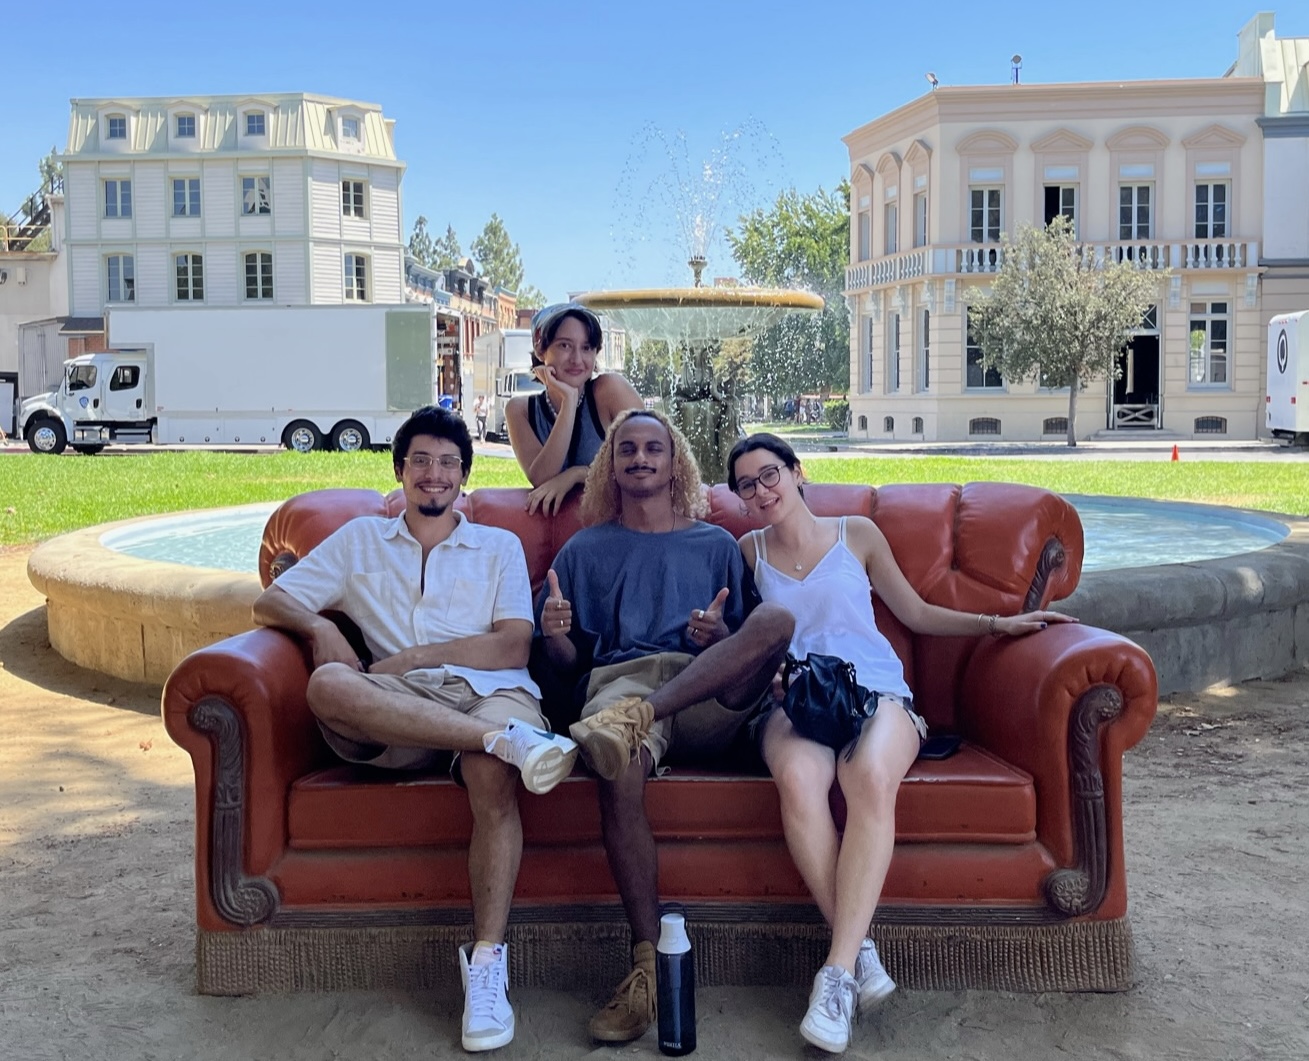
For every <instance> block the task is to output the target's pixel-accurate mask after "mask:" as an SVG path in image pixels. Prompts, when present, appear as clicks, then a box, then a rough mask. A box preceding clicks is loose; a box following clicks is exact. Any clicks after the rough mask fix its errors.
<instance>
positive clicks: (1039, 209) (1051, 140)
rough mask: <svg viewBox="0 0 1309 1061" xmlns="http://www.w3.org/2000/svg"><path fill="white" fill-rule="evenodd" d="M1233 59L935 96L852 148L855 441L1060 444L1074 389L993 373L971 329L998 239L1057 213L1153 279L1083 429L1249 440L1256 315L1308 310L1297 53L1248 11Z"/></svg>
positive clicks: (1306, 112) (1256, 394)
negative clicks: (1177, 74) (1111, 377)
mask: <svg viewBox="0 0 1309 1061" xmlns="http://www.w3.org/2000/svg"><path fill="white" fill-rule="evenodd" d="M1239 55H1240V57H1239V59H1238V61H1237V63H1235V64H1234V65H1233V68H1232V69H1231V70H1230V71H1228V74H1227V75H1226V76H1223V77H1212V78H1202V79H1189V80H1177V81H1135V82H1095V83H1084V84H1031V85H1020V84H1012V85H1009V84H1006V85H994V86H965V87H953V86H944V85H943V86H941V87H940V88H936V89H934V90H933V91H931V92H928V93H927V94H926V95H924V96H922V97H920V98H919V99H917V100H914V101H913V102H911V103H908V104H906V105H905V106H903V107H900V108H899V109H897V110H895V111H892V112H891V113H889V114H887V115H884V116H882V117H880V118H878V119H876V120H874V121H872V122H870V123H868V124H867V125H865V126H863V127H861V128H859V129H857V130H855V131H854V132H852V133H851V134H850V135H849V136H847V137H846V138H845V143H846V145H847V146H848V148H849V152H850V163H851V180H850V183H851V233H850V261H851V265H850V267H849V269H848V270H847V276H846V293H847V297H848V299H849V302H850V306H851V373H850V375H851V396H850V406H851V416H852V427H851V433H852V435H854V436H855V437H863V438H874V439H876V438H886V439H890V438H922V439H927V440H948V441H954V440H962V439H969V438H1002V439H1039V438H1042V437H1055V438H1058V437H1062V436H1063V435H1064V434H1065V433H1066V430H1067V422H1066V417H1067V408H1068V395H1067V391H1066V390H1051V389H1049V388H1046V387H1042V386H1040V385H1039V384H1038V383H1036V382H1030V381H1027V382H1019V381H1013V380H1006V379H1003V378H1001V377H1000V375H999V374H998V373H996V372H995V371H994V370H985V369H984V368H983V366H982V364H981V352H980V350H978V349H977V348H976V347H975V345H974V344H973V343H972V342H971V339H970V336H969V331H968V304H969V301H970V298H971V296H972V294H973V293H974V292H976V291H978V290H979V289H981V288H984V287H985V286H986V285H987V284H988V283H989V278H990V276H992V275H993V274H994V273H995V272H996V271H997V270H998V268H999V267H1000V265H1001V261H1002V256H1001V248H1000V246H999V243H1000V240H1001V237H1002V236H1003V235H1008V236H1010V237H1012V236H1014V235H1016V233H1017V231H1018V228H1019V227H1020V226H1021V225H1023V224H1035V225H1042V224H1045V223H1047V222H1048V221H1049V220H1050V219H1051V218H1053V217H1054V216H1056V215H1059V214H1063V215H1065V216H1067V217H1069V218H1071V219H1072V221H1073V224H1074V227H1075V229H1076V231H1077V233H1078V236H1079V238H1080V239H1081V240H1082V241H1083V242H1084V243H1086V244H1088V245H1090V246H1091V247H1093V248H1094V251H1095V253H1096V254H1098V255H1103V256H1104V258H1105V259H1106V260H1119V261H1122V260H1130V261H1133V262H1135V263H1137V264H1138V265H1139V266H1140V267H1141V268H1143V269H1149V270H1153V271H1156V272H1158V274H1159V284H1158V295H1157V300H1156V303H1155V305H1154V306H1153V307H1152V308H1151V310H1150V312H1149V313H1148V314H1147V315H1146V318H1145V319H1144V320H1143V321H1142V325H1141V328H1140V329H1139V331H1138V333H1137V335H1136V336H1135V337H1134V339H1133V341H1132V343H1131V344H1130V346H1129V347H1128V349H1127V350H1126V351H1125V352H1124V353H1123V355H1122V356H1121V358H1120V367H1121V369H1122V377H1121V378H1120V379H1119V380H1118V381H1116V382H1115V381H1107V382H1106V381H1099V382H1092V383H1091V384H1090V385H1089V386H1088V387H1087V389H1086V391H1085V393H1084V394H1083V396H1082V398H1081V399H1080V400H1079V403H1078V409H1079V416H1078V424H1077V434H1078V436H1079V437H1083V438H1085V437H1088V436H1092V435H1096V434H1098V433H1100V432H1108V431H1113V432H1122V431H1152V432H1158V431H1165V432H1167V433H1169V434H1171V435H1173V436H1176V437H1192V436H1195V435H1219V436H1225V437H1228V438H1254V437H1256V435H1257V434H1258V433H1259V431H1260V430H1261V429H1262V426H1263V422H1264V416H1263V405H1264V373H1265V364H1266V359H1265V345H1266V339H1265V335H1266V330H1267V329H1266V325H1267V322H1268V319H1269V317H1270V316H1271V315H1272V314H1273V313H1274V312H1280V311H1282V310H1284V309H1290V308H1301V309H1303V308H1309V196H1307V195H1306V192H1305V189H1306V187H1309V99H1307V98H1306V97H1307V96H1309V86H1307V85H1306V81H1307V80H1309V65H1307V64H1309V40H1303V41H1277V40H1276V38H1275V36H1274V34H1273V26H1272V16H1271V15H1260V16H1258V17H1256V18H1255V19H1254V20H1253V21H1252V22H1251V23H1250V24H1249V25H1247V26H1246V27H1245V29H1244V30H1242V33H1241V36H1240V49H1239ZM1165 270H1167V272H1166V273H1165ZM1296 303H1303V304H1301V305H1296Z"/></svg>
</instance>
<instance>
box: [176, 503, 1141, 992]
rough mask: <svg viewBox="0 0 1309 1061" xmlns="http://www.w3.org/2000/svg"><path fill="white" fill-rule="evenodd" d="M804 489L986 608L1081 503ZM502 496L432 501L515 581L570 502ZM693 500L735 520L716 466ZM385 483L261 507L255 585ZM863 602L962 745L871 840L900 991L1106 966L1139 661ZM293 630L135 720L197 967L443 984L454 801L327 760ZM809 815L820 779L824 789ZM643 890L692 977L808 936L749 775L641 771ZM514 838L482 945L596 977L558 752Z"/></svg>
mask: <svg viewBox="0 0 1309 1061" xmlns="http://www.w3.org/2000/svg"><path fill="white" fill-rule="evenodd" d="M807 492H808V498H809V501H810V504H811V506H812V507H813V508H814V510H815V511H816V512H818V513H820V514H838V513H850V514H854V513H858V514H862V515H867V516H871V517H872V518H873V519H874V520H875V521H876V522H877V524H878V525H879V526H880V527H881V528H882V530H883V531H884V532H885V534H886V535H887V538H888V539H889V541H890V543H891V546H892V548H893V550H894V551H895V555H896V557H897V558H898V560H899V561H900V564H901V566H902V567H903V568H904V571H905V573H906V575H907V576H908V578H909V580H910V582H912V583H913V584H914V586H915V587H916V588H917V589H918V591H919V592H920V593H921V594H922V595H923V596H924V597H925V598H926V599H927V600H929V601H931V602H934V603H937V604H943V605H947V606H950V607H954V608H959V609H962V610H964V611H969V612H1002V613H1015V612H1019V611H1022V610H1025V609H1030V608H1036V607H1041V606H1044V605H1047V604H1049V603H1050V602H1052V601H1055V600H1059V599H1062V598H1064V597H1066V596H1068V595H1069V594H1070V593H1071V592H1072V591H1073V589H1074V587H1075V586H1076V585H1077V580H1078V577H1079V574H1080V571H1081V563H1082V528H1081V523H1080V521H1079V520H1078V518H1077V514H1076V512H1075V511H1074V509H1073V508H1072V507H1071V506H1070V505H1068V504H1067V503H1066V502H1065V501H1063V500H1062V499H1061V498H1059V497H1058V496H1056V495H1054V494H1051V493H1048V492H1046V491H1043V490H1038V489H1034V488H1030V487H1021V486H1012V485H1005V484H998V483H974V484H970V485H968V486H964V487H959V486H951V485H916V486H887V487H882V488H880V489H872V488H870V487H863V486H840V485H812V486H810V487H808V488H807ZM524 498H525V491H522V490H503V489H499V490H497V489H484V490H477V491H474V492H473V493H471V494H470V495H468V496H467V497H465V498H463V499H461V501H460V502H459V504H460V507H461V509H462V510H463V511H464V512H465V513H466V514H467V516H468V517H469V518H470V519H472V520H474V521H476V522H479V523H489V524H494V525H496V526H501V527H506V528H509V529H510V530H512V531H514V532H515V533H516V534H518V536H519V537H520V538H521V540H522V542H523V546H524V549H525V551H526V555H527V561H528V566H529V568H530V571H531V575H532V579H533V582H534V585H538V586H539V585H540V583H541V582H543V581H544V578H545V573H546V570H547V568H548V566H549V562H550V560H551V558H552V557H553V556H554V554H555V552H556V551H557V550H558V548H559V546H560V545H561V544H562V542H563V541H564V540H565V539H566V538H567V537H568V536H569V535H571V534H572V533H573V532H574V531H575V530H576V529H577V527H578V522H577V515H576V505H575V504H573V505H570V506H569V507H568V508H566V509H565V510H564V512H563V513H561V514H560V515H559V516H558V517H556V518H553V519H550V518H546V517H543V516H535V517H529V516H527V515H526V513H525V511H524ZM710 500H711V512H710V515H709V517H708V518H709V519H710V520H712V521H713V522H715V523H719V524H721V525H723V526H725V527H726V528H727V529H728V530H729V531H731V532H732V533H733V534H740V533H742V532H743V531H744V530H746V529H747V527H748V524H747V522H746V520H745V517H744V515H743V513H742V509H741V506H740V503H739V502H738V501H737V499H736V498H735V497H734V496H733V495H732V494H731V493H730V492H728V490H727V489H726V487H724V486H716V487H714V488H713V489H712V490H711V493H710ZM402 505H403V502H402V500H401V499H400V498H399V497H398V495H396V494H393V495H392V496H391V497H389V498H386V497H383V496H382V495H381V494H377V493H373V492H371V491H364V490H324V491H319V492H316V493H311V494H305V495H301V496H299V497H296V498H293V499H292V500H290V501H288V502H286V503H285V504H284V505H282V506H281V507H280V508H279V509H278V510H277V511H276V512H275V513H274V514H273V516H272V517H271V518H270V520H269V522H268V525H267V528H266V529H265V532H264V539H263V546H262V550H261V554H260V574H261V577H262V578H263V581H264V583H265V584H267V583H268V582H269V581H270V579H271V575H272V574H273V573H275V572H276V570H277V569H278V566H279V565H282V564H286V563H288V562H291V561H292V560H293V558H295V557H298V556H302V555H304V554H305V553H306V552H307V551H308V550H310V549H312V548H313V547H314V546H315V545H316V544H317V543H318V542H319V541H321V540H322V539H323V538H324V537H326V536H327V535H328V534H329V533H331V531H332V530H334V529H335V528H336V527H338V526H339V525H340V524H341V523H343V522H345V521H346V520H348V519H351V518H353V517H355V516H358V515H364V514H373V515H382V514H388V513H394V512H397V511H399V510H400V508H401V507H402ZM878 618H879V622H880V624H881V626H882V628H883V630H884V631H885V632H886V633H887V635H888V637H889V638H890V639H891V642H892V644H893V645H895V647H896V649H897V651H898V652H899V653H900V655H901V656H902V658H903V659H904V661H905V664H906V673H907V675H908V677H909V680H910V684H911V686H912V687H913V688H914V690H915V698H916V701H917V703H918V706H919V709H920V710H921V711H922V713H923V714H924V716H925V717H926V718H927V720H928V722H929V723H930V725H931V726H932V728H933V729H934V730H936V731H938V732H939V731H952V732H957V733H959V734H962V735H963V736H964V738H965V744H964V746H963V748H962V750H961V751H959V752H958V753H957V754H956V755H954V756H953V757H951V758H948V759H945V760H942V761H933V762H927V761H921V760H920V761H919V762H918V763H917V764H916V765H915V766H914V768H913V769H912V770H911V771H910V773H909V776H908V777H907V778H906V780H905V782H904V784H903V785H902V786H901V790H900V797H899V803H898V806H897V809H896V833H897V845H896V850H895V856H894V859H893V861H892V864H891V869H890V875H889V877H888V879H887V882H886V888H885V891H884V894H883V901H882V905H881V906H880V907H879V909H878V912H877V919H876V921H875V923H874V927H873V934H874V936H875V938H876V939H877V940H878V942H879V944H880V946H881V949H882V953H883V957H884V960H885V961H886V964H887V967H888V969H889V970H890V972H891V974H892V975H893V976H895V977H896V978H897V979H898V980H900V981H901V982H902V983H903V984H904V985H905V986H909V987H914V986H918V987H929V988H946V987H949V988H958V987H969V986H985V987H1000V988H1007V989H1013V990H1052V989H1053V990H1060V989H1062V990H1120V989H1123V988H1125V987H1126V986H1128V985H1129V984H1130V982H1131V975H1132V973H1131V965H1132V945H1131V934H1130V929H1129V927H1128V923H1127V918H1126V913H1127V874H1126V867H1125V866H1124V864H1123V843H1122V829H1123V822H1122V792H1121V761H1122V755H1123V753H1124V751H1125V750H1126V749H1128V748H1130V747H1132V746H1133V745H1134V744H1136V742H1137V741H1139V740H1140V739H1141V737H1142V736H1143V735H1144V734H1145V732H1146V730H1147V728H1148V727H1149V725H1150V721H1151V719H1152V718H1153V717H1154V713H1155V708H1156V684H1155V673H1154V668H1153V666H1152V665H1151V662H1150V659H1149V657H1148V656H1147V655H1146V653H1145V652H1144V651H1143V650H1142V649H1140V648H1139V647H1138V646H1136V645H1135V644H1133V643H1132V642H1130V641H1128V640H1126V639H1125V638H1122V637H1120V636H1118V635H1116V634H1112V633H1109V632H1106V631H1104V630H1098V629H1094V628H1090V627H1087V626H1083V625H1080V624H1078V625H1072V624H1069V625H1058V626H1052V627H1050V628H1049V629H1047V630H1045V631H1043V632H1041V633H1039V634H1036V635H1033V636H1030V637H1026V638H1021V639H1012V640H1011V639H1004V638H1000V639H994V638H990V637H986V636H981V637H963V638H931V637H920V636H916V635H913V634H910V633H909V632H908V631H907V630H905V629H904V628H903V627H902V626H901V625H900V624H899V623H898V622H897V621H896V620H895V619H894V617H893V616H891V615H890V613H889V611H888V610H887V609H885V608H882V609H879V613H878ZM308 674H309V668H308V664H307V662H306V657H305V654H304V652H303V651H302V650H301V648H300V647H298V646H297V644H296V643H295V642H294V641H292V640H291V639H290V638H288V637H286V636H284V635H282V634H281V633H278V632H275V631H272V630H254V631H252V632H250V633H245V634H241V635H239V636H237V637H233V638H229V639H228V640H226V641H223V642H220V643H219V644H216V645H212V646H210V647H208V648H205V649H202V650H200V651H198V652H196V653H194V654H192V655H191V656H189V657H188V658H187V659H185V660H184V661H183V662H182V663H181V665H180V666H179V667H178V668H177V670H176V671H174V673H173V674H172V676H171V677H170V678H169V680H168V683H167V686H166V688H165V690H164V699H163V712H164V721H165V725H166V727H167V729H168V732H169V734H170V735H171V736H172V738H173V739H174V740H175V741H176V742H177V743H178V744H180V745H181V746H182V747H183V748H185V749H186V750H187V751H188V752H189V753H190V755H191V757H192V760H193V762H194V765H195V776H196V917H197V922H198V943H197V965H198V980H199V989H200V990H201V991H202V992H206V993H215V994H235V993H245V992H250V991H257V990H287V989H304V988H316V987H323V988H349V987H373V986H431V985H434V984H437V983H457V975H456V972H455V969H456V966H455V962H454V960H453V952H454V947H455V945H456V944H457V943H459V942H462V941H463V940H465V939H466V938H467V933H468V931H469V929H468V925H469V921H470V915H469V888H468V878H467V874H466V862H465V855H466V850H467V845H468V839H469V832H470V827H471V822H470V817H469V810H468V803H467V800H466V798H465V797H464V795H463V793H462V792H461V791H460V790H459V789H458V788H457V787H455V786H454V784H453V783H452V782H451V781H450V780H449V778H448V777H446V776H442V775H438V774H430V775H425V774H419V775H397V774H394V773H385V772H381V771H374V770H369V769H366V768H360V767H354V766H349V765H345V764H343V763H341V762H339V761H338V760H336V759H335V758H334V757H333V756H332V754H331V752H329V750H328V749H327V747H326V745H325V744H324V743H323V741H322V740H321V738H320V737H319V735H318V731H317V729H316V727H315V725H314V721H313V718H312V716H311V715H310V712H309V709H308V707H307V706H306V704H305V687H306V683H307V680H308ZM833 803H834V806H835V807H836V809H837V813H838V815H839V814H841V813H843V809H844V808H843V806H842V805H841V798H840V793H839V791H838V792H834V793H833ZM646 805H647V809H648V812H649V816H650V821H651V824H652V826H653V828H654V832H655V835H656V838H657V840H658V843H659V858H660V881H659V890H660V895H661V897H662V898H663V899H664V900H668V901H676V902H680V903H682V904H683V905H684V906H685V907H686V910H687V916H688V921H689V923H690V924H692V925H693V926H694V933H695V934H694V939H695V941H696V944H697V962H698V972H699V975H700V977H701V978H702V982H706V983H782V982H793V983H808V982H809V978H810V977H811V976H812V975H813V971H814V969H816V968H817V967H818V965H820V964H821V960H822V957H823V954H824V953H825V951H826V935H825V929H824V926H823V925H822V923H821V919H820V918H819V916H818V914H817V912H816V910H815V908H814V907H813V905H812V903H811V902H810V900H809V898H808V896H807V894H806V891H805V888H804V885H803V883H802V881H801V879H800V876H799V874H798V873H797V872H796V869H795V867H794V866H793V865H792V863H791V859H790V857H789V855H788V854H787V850H786V846H785V844H784V842H783V839H782V833H781V823H780V818H779V813H778V803H777V796H776V792H775V789H774V787H773V784H772V782H771V781H770V780H769V779H768V778H766V777H751V776H729V775H726V774H714V773H706V772H702V771H701V772H688V771H679V770H674V771H672V772H671V773H670V774H668V775H667V776H664V777H660V778H659V779H657V780H655V781H653V782H652V783H651V784H650V785H649V786H648V794H647V797H646ZM520 806H521V808H522V815H523V832H524V851H523V860H522V869H521V872H520V874H519V878H518V886H517V892H516V898H515V907H514V912H513V919H512V923H511V927H510V936H509V939H510V943H511V953H512V954H513V961H512V962H511V975H512V977H513V979H514V981H515V982H516V983H519V984H548V985H555V986H577V985H590V986H594V987H596V988H597V989H599V988H604V987H607V986H612V983H614V982H616V981H617V979H619V978H620V977H621V976H622V975H623V973H624V972H625V971H626V967H627V955H628V951H627V946H628V934H627V928H626V925H625V922H624V919H623V916H622V912H621V908H620V907H619V905H618V903H617V898H616V892H615V888H614V884H613V881H612V879H611V878H610V875H609V871H608V868H607V866H606V863H605V857H604V851H603V848H602V846H601V843H600V827H599V817H598V812H597V809H596V799H595V791H594V782H593V781H592V780H591V779H589V778H588V777H586V776H583V775H582V773H581V772H580V771H578V772H577V773H576V774H575V775H574V776H573V777H571V778H569V779H568V780H566V781H565V782H564V783H562V784H561V785H560V786H559V787H558V788H556V789H555V790H554V791H553V792H551V793H550V794H549V795H546V796H542V797H536V796H530V795H528V794H526V793H524V794H523V796H522V799H521V801H520Z"/></svg>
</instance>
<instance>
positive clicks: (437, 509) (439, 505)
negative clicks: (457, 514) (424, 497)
mask: <svg viewBox="0 0 1309 1061" xmlns="http://www.w3.org/2000/svg"><path fill="white" fill-rule="evenodd" d="M453 504H454V499H453V498H452V499H451V500H449V501H445V502H441V501H420V502H419V503H418V513H419V515H422V516H427V517H428V518H429V519H430V518H434V517H436V516H444V515H445V513H446V510H447V509H449V507H450V506H451V505H453Z"/></svg>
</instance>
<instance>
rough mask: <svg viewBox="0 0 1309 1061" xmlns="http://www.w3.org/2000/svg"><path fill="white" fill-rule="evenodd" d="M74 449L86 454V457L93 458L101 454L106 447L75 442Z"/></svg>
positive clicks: (98, 444) (95, 443)
mask: <svg viewBox="0 0 1309 1061" xmlns="http://www.w3.org/2000/svg"><path fill="white" fill-rule="evenodd" d="M73 449H75V450H76V451H77V452H78V453H84V454H85V455H86V456H88V457H91V456H94V455H95V454H97V453H99V452H100V451H101V450H102V449H104V446H102V445H100V443H98V442H92V443H85V444H83V443H77V442H74V443H73Z"/></svg>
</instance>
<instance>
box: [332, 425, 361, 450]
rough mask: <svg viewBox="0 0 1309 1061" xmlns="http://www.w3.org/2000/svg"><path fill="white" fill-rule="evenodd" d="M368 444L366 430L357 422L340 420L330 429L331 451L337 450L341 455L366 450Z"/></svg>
mask: <svg viewBox="0 0 1309 1061" xmlns="http://www.w3.org/2000/svg"><path fill="white" fill-rule="evenodd" d="M368 444H369V439H368V428H366V427H364V425H363V424H361V423H360V422H359V421H358V420H342V421H341V422H340V423H339V424H337V425H336V427H334V428H332V449H339V450H340V451H341V452H342V453H355V452H357V451H359V450H361V449H367V448H368Z"/></svg>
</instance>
